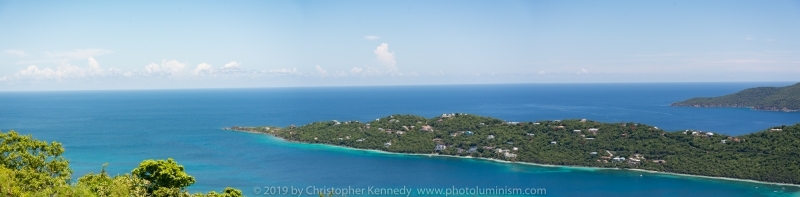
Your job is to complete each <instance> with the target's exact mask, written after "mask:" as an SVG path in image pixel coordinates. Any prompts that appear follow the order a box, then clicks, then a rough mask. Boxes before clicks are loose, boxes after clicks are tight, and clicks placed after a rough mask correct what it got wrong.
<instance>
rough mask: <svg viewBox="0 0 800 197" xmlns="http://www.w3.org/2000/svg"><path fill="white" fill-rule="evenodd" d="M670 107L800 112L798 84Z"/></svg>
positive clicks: (693, 100)
mask: <svg viewBox="0 0 800 197" xmlns="http://www.w3.org/2000/svg"><path fill="white" fill-rule="evenodd" d="M672 106H687V107H750V108H753V109H757V110H769V111H798V110H800V83H797V84H794V85H791V86H786V87H757V88H748V89H745V90H742V91H740V92H737V93H734V94H729V95H725V96H720V97H697V98H691V99H689V100H685V101H682V102H677V103H672Z"/></svg>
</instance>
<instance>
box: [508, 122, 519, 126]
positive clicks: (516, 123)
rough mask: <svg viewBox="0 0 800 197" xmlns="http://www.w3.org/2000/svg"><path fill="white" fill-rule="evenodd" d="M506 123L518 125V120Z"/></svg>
mask: <svg viewBox="0 0 800 197" xmlns="http://www.w3.org/2000/svg"><path fill="white" fill-rule="evenodd" d="M506 124H510V125H518V124H519V122H506Z"/></svg>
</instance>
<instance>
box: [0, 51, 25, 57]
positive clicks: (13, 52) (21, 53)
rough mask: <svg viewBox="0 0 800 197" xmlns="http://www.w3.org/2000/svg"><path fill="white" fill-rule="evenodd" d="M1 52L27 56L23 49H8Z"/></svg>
mask: <svg viewBox="0 0 800 197" xmlns="http://www.w3.org/2000/svg"><path fill="white" fill-rule="evenodd" d="M3 52H5V53H6V54H9V55H13V56H17V57H25V56H28V53H26V52H25V51H22V50H14V49H9V50H5V51H3Z"/></svg>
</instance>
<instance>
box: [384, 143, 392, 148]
mask: <svg viewBox="0 0 800 197" xmlns="http://www.w3.org/2000/svg"><path fill="white" fill-rule="evenodd" d="M391 145H392V142H386V143H383V146H385V147H389V146H391Z"/></svg>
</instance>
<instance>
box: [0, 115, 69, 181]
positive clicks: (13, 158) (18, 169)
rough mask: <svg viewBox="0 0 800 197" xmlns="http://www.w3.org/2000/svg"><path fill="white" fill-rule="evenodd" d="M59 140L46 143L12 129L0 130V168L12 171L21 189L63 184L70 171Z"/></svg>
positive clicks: (67, 178)
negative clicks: (3, 131) (7, 130)
mask: <svg viewBox="0 0 800 197" xmlns="http://www.w3.org/2000/svg"><path fill="white" fill-rule="evenodd" d="M62 153H64V148H63V147H62V146H61V144H60V143H58V142H51V143H47V142H46V141H40V140H36V139H34V138H33V137H32V136H31V135H19V134H18V133H17V132H15V131H13V130H12V131H9V132H8V133H1V132H0V167H3V168H7V169H10V170H12V172H13V173H14V176H15V177H16V180H18V181H19V182H20V183H22V185H25V188H24V190H29V191H33V190H39V189H41V188H44V187H52V186H57V185H64V184H66V183H67V180H69V177H70V175H71V174H72V170H71V169H70V168H69V161H67V160H66V159H64V157H62V156H61V154H62Z"/></svg>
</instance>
